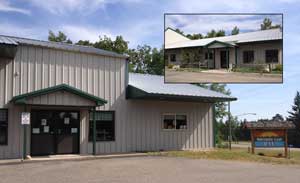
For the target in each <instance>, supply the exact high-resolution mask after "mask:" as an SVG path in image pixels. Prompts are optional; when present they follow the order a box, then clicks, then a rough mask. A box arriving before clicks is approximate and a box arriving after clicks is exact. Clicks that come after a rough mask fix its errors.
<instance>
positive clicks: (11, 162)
mask: <svg viewBox="0 0 300 183" xmlns="http://www.w3.org/2000/svg"><path fill="white" fill-rule="evenodd" d="M145 156H149V154H147V153H133V154H109V155H96V156H93V155H88V156H78V157H61V158H40V159H35V158H33V159H26V160H22V159H13V160H0V166H3V165H16V164H25V163H40V162H58V161H62V162H63V161H88V160H96V159H116V158H135V157H145ZM1 161H3V162H1Z"/></svg>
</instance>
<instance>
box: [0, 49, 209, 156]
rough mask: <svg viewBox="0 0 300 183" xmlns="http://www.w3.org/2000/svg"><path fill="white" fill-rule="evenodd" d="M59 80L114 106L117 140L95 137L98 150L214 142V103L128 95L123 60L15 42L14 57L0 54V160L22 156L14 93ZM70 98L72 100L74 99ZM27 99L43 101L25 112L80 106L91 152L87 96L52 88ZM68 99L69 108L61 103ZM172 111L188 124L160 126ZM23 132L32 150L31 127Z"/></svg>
mask: <svg viewBox="0 0 300 183" xmlns="http://www.w3.org/2000/svg"><path fill="white" fill-rule="evenodd" d="M62 83H65V84H68V85H70V86H73V87H76V88H78V89H80V90H83V91H85V92H88V93H90V94H93V95H95V96H98V97H100V98H104V99H105V100H107V101H108V103H107V104H106V105H105V106H102V107H99V108H98V110H114V111H115V115H116V116H115V139H116V140H115V141H113V142H97V146H96V149H97V151H96V152H97V154H99V153H117V152H132V151H148V150H160V149H165V150H167V149H198V148H199V149H200V148H211V147H213V125H212V124H213V121H212V104H209V103H206V104H204V103H203V104H199V103H188V102H162V101H160V102H159V101H133V100H126V99H125V89H126V61H125V59H122V58H115V57H108V56H100V55H93V54H85V53H78V52H70V51H62V50H55V49H50V48H42V47H35V46H19V47H18V51H17V55H16V57H15V59H14V60H8V59H3V58H1V59H0V86H1V87H0V108H8V109H9V116H8V145H0V159H3V158H20V157H21V156H22V153H23V152H22V151H23V127H22V126H21V124H20V118H21V112H22V111H24V110H25V109H24V106H17V105H14V104H12V103H10V100H11V99H12V97H13V96H17V95H20V94H24V93H28V92H31V91H35V90H38V89H42V88H47V87H50V86H55V85H58V84H62ZM53 96H55V97H54V98H55V99H54V98H52V97H53ZM56 98H58V99H59V98H61V99H62V100H57V99H56ZM74 99H75V100H76V104H75V103H72V102H74V101H73V100H74ZM70 100H72V101H71V102H70ZM29 101H30V103H32V104H38V105H43V106H28V107H27V111H30V110H31V109H36V108H38V109H48V110H51V109H62V110H65V109H67V110H69V109H72V110H77V111H80V120H81V121H80V128H81V129H80V153H81V154H91V153H92V143H90V142H88V129H89V128H88V125H89V108H87V107H84V105H89V101H86V100H84V99H81V98H78V96H74V95H72V94H69V93H65V94H61V93H53V94H49V95H47V97H46V96H40V97H37V98H33V99H32V100H29ZM69 102H70V103H72V107H71V106H69V107H68V105H65V104H69ZM48 105H51V106H48ZM73 105H75V106H73ZM76 105H77V106H81V107H76ZM170 112H178V113H186V114H187V116H188V129H187V130H184V131H163V130H162V126H161V125H162V114H163V113H170ZM27 132H28V133H27V153H28V154H30V133H31V132H30V127H28V128H27Z"/></svg>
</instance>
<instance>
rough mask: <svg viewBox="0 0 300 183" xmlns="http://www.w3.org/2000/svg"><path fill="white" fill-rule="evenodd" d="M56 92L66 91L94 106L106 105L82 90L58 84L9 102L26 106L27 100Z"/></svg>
mask: <svg viewBox="0 0 300 183" xmlns="http://www.w3.org/2000/svg"><path fill="white" fill-rule="evenodd" d="M57 91H67V92H70V93H73V94H75V95H78V96H80V97H83V98H85V99H88V100H91V101H94V102H95V105H96V106H101V105H104V104H106V103H107V101H106V100H104V99H102V98H99V97H97V96H94V95H91V94H89V93H87V92H84V91H82V90H79V89H77V88H74V87H72V86H69V85H67V84H60V85H56V86H52V87H49V88H44V89H40V90H36V91H33V92H29V93H25V94H21V95H17V96H15V97H13V98H12V99H11V102H14V103H15V104H26V100H27V98H30V97H36V96H41V95H45V94H49V93H53V92H57Z"/></svg>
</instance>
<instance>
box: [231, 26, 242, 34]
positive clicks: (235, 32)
mask: <svg viewBox="0 0 300 183" xmlns="http://www.w3.org/2000/svg"><path fill="white" fill-rule="evenodd" d="M239 33H240V29H239V28H238V27H237V26H235V27H234V28H233V29H232V31H231V35H237V34H239Z"/></svg>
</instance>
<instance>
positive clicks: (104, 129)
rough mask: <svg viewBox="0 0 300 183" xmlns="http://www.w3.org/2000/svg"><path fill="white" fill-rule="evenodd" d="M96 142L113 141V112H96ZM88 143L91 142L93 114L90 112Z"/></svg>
mask: <svg viewBox="0 0 300 183" xmlns="http://www.w3.org/2000/svg"><path fill="white" fill-rule="evenodd" d="M95 118H96V141H114V140H115V113H114V111H96V114H95ZM89 141H93V112H90V124H89Z"/></svg>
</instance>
